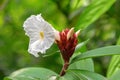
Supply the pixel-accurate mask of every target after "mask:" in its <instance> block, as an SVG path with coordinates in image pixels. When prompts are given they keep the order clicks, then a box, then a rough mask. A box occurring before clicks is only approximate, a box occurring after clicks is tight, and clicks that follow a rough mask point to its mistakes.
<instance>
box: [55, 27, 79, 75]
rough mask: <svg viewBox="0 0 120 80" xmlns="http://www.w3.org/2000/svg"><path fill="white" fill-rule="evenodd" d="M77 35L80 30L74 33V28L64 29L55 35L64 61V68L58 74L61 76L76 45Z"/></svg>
mask: <svg viewBox="0 0 120 80" xmlns="http://www.w3.org/2000/svg"><path fill="white" fill-rule="evenodd" d="M79 33H80V30H78V31H77V32H76V33H75V32H74V28H71V29H65V30H63V31H62V32H57V33H56V36H55V38H56V43H57V45H58V47H59V49H60V52H61V54H62V57H63V60H64V66H63V68H62V70H61V73H60V75H61V76H63V75H64V74H65V71H66V69H67V68H68V66H69V60H70V57H71V56H72V55H73V53H74V50H75V48H76V45H77V43H78V39H77V37H78V35H79Z"/></svg>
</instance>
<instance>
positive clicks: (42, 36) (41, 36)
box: [40, 31, 44, 39]
mask: <svg viewBox="0 0 120 80" xmlns="http://www.w3.org/2000/svg"><path fill="white" fill-rule="evenodd" d="M40 38H41V39H44V33H43V32H42V31H41V32H40Z"/></svg>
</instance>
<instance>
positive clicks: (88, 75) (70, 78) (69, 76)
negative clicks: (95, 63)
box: [60, 69, 106, 80]
mask: <svg viewBox="0 0 120 80" xmlns="http://www.w3.org/2000/svg"><path fill="white" fill-rule="evenodd" d="M60 80H106V78H105V77H103V76H101V75H99V74H97V73H94V72H90V71H86V70H77V69H70V70H68V71H67V73H66V74H65V75H64V76H63V78H61V79H60Z"/></svg>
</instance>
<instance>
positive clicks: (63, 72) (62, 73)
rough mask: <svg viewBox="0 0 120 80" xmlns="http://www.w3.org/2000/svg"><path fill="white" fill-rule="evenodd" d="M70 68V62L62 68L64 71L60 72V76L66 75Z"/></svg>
mask: <svg viewBox="0 0 120 80" xmlns="http://www.w3.org/2000/svg"><path fill="white" fill-rule="evenodd" d="M68 66H69V62H65V63H64V65H63V67H62V70H61V72H60V76H63V75H65V73H66V70H67V68H68Z"/></svg>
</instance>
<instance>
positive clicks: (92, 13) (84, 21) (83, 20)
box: [76, 0, 116, 30]
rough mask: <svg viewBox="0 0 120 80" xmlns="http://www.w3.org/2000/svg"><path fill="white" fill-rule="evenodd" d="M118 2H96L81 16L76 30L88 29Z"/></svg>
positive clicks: (112, 0)
mask: <svg viewBox="0 0 120 80" xmlns="http://www.w3.org/2000/svg"><path fill="white" fill-rule="evenodd" d="M115 1H116V0H110V1H108V0H94V1H93V2H92V3H91V4H90V5H89V6H87V7H86V9H85V10H84V11H83V12H82V13H81V14H80V17H79V19H78V22H77V25H76V29H77V30H78V29H81V28H86V27H87V26H89V25H90V24H91V23H93V22H94V21H95V20H97V19H98V18H99V17H100V16H101V15H102V14H103V13H105V12H106V11H107V10H108V9H109V8H110V7H111V6H112V5H113V3H114V2H115Z"/></svg>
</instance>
